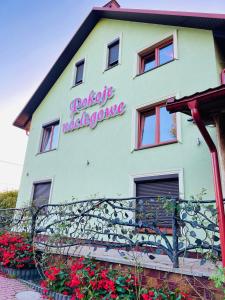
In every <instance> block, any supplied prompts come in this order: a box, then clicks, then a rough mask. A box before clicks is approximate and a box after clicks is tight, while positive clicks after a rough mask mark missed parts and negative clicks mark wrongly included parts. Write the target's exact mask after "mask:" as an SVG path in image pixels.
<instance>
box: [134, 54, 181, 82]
mask: <svg viewBox="0 0 225 300" xmlns="http://www.w3.org/2000/svg"><path fill="white" fill-rule="evenodd" d="M175 60H177V59H176V58H174V59H173V60H170V61H168V62H166V63H164V64H161V65H159V66H156V67H155V68H153V69H151V70H148V71H145V72H141V73H138V74H136V75H135V76H134V78H136V77H139V76H141V75H144V74H147V73H149V72H152V71H154V70H156V69H158V68H160V67H163V66H165V65H168V64H170V63H172V62H173V61H175Z"/></svg>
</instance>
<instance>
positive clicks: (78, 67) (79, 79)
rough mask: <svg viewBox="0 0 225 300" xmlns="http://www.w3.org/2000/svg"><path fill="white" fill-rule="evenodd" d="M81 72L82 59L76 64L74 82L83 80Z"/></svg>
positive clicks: (82, 71)
mask: <svg viewBox="0 0 225 300" xmlns="http://www.w3.org/2000/svg"><path fill="white" fill-rule="evenodd" d="M83 73H84V61H82V62H80V63H78V64H77V65H76V80H75V84H78V83H81V82H82V81H83Z"/></svg>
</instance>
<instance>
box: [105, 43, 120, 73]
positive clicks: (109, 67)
mask: <svg viewBox="0 0 225 300" xmlns="http://www.w3.org/2000/svg"><path fill="white" fill-rule="evenodd" d="M117 44H118V59H117V60H116V61H115V62H113V63H111V64H110V61H109V59H110V48H112V47H114V46H115V45H117ZM119 62H120V38H117V39H115V40H113V41H112V42H110V43H109V44H108V45H107V65H106V70H108V69H111V68H113V67H115V66H118V65H119Z"/></svg>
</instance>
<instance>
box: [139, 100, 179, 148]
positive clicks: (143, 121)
mask: <svg viewBox="0 0 225 300" xmlns="http://www.w3.org/2000/svg"><path fill="white" fill-rule="evenodd" d="M164 105H165V104H161V105H157V106H155V107H153V108H150V109H145V110H143V111H139V132H138V148H145V147H151V146H156V145H163V144H167V143H172V142H176V141H177V134H176V114H170V113H169V112H168V111H167V110H166V107H165V106H164Z"/></svg>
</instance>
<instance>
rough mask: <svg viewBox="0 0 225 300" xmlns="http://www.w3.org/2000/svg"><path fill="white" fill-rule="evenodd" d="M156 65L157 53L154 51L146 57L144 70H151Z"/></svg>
mask: <svg viewBox="0 0 225 300" xmlns="http://www.w3.org/2000/svg"><path fill="white" fill-rule="evenodd" d="M155 67H156V61H155V53H152V54H151V55H149V56H148V57H146V58H144V70H143V72H147V71H150V70H152V69H154V68H155Z"/></svg>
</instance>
